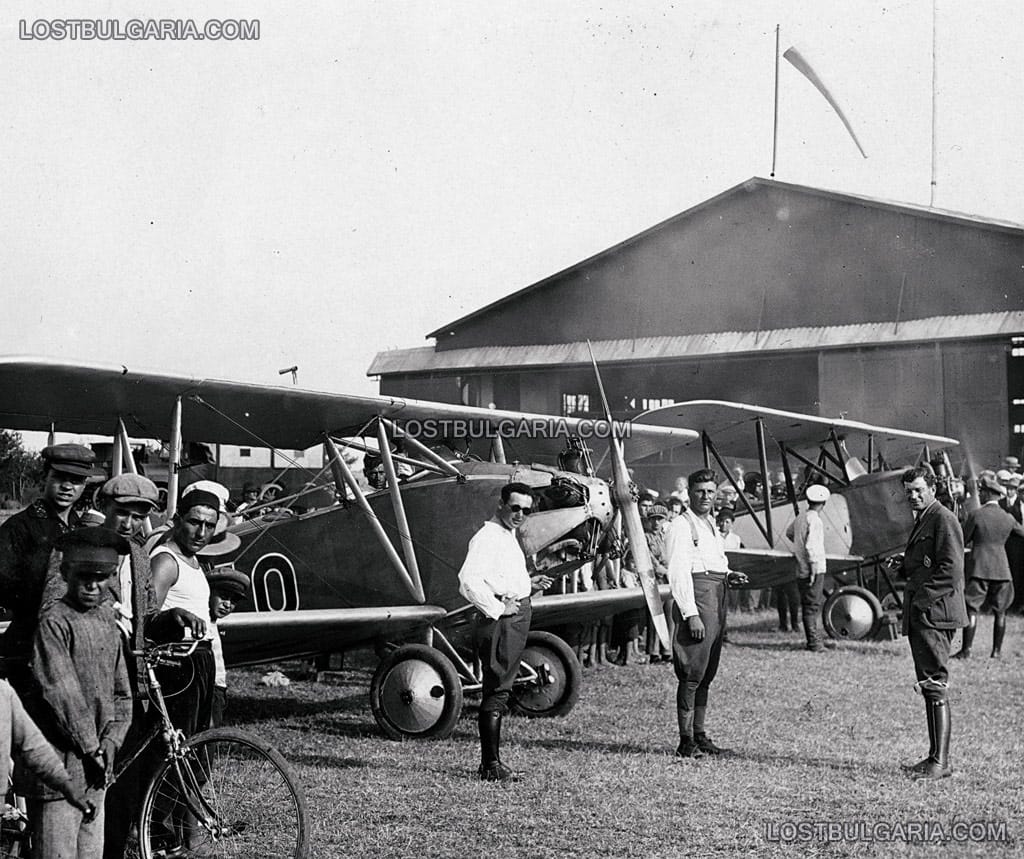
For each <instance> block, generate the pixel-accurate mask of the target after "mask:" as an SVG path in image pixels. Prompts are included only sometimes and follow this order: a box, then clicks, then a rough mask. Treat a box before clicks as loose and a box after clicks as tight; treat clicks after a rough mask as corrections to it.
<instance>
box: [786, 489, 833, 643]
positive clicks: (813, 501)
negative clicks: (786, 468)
mask: <svg viewBox="0 0 1024 859" xmlns="http://www.w3.org/2000/svg"><path fill="white" fill-rule="evenodd" d="M830 495H831V493H830V492H829V491H828V489H827V488H826V487H824V486H820V485H818V484H814V485H812V486H808V487H807V493H806V496H807V509H806V510H803V511H801V512H800V513H799V514H798V515H797V517H796V518H795V519H794V520H793V521H792V522H791V523H790V524H789V527H788V528H787V529H786V538H787V539H788V540H790V542H792V544H793V555H794V556H795V557H796V585H797V587H798V588H799V589H800V606H801V609H802V611H803V620H804V635H805V636H806V638H807V649H808V650H810V651H811V652H812V653H820V652H821V651H823V650H824V649H825V645H824V643H823V639H822V635H821V627H820V626H818V618H819V616H820V615H821V600H822V588H823V587H824V584H825V572H826V568H825V525H824V523H823V522H822V520H821V510H822V508H823V507H824V506H825V502H826V501H828V499H829V496H830Z"/></svg>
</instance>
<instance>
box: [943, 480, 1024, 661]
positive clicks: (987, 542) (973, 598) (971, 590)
mask: <svg viewBox="0 0 1024 859" xmlns="http://www.w3.org/2000/svg"><path fill="white" fill-rule="evenodd" d="M1005 495H1006V490H1004V489H1003V487H1002V486H1001V485H1000V484H999V482H998V481H997V480H996V479H995V478H994V477H992V476H991V475H988V474H984V475H982V476H981V477H980V478H979V479H978V499H979V500H980V501H981V507H979V508H978V509H977V510H972V511H971V512H970V514H968V516H967V520H966V521H965V522H964V544H965V545H970V547H971V564H970V569H971V571H970V575H969V576H968V577H967V588H966V590H965V592H964V601H965V602H966V603H967V626H966V627H965V629H964V643H963V645H962V646H961V648H960V651H959V652H958V653H956V654H954V655H953V658H954V659H968V658H969V657H970V655H971V647H972V645H973V644H974V633H975V632H976V631H977V628H978V612H979V611H981V610H982V609H984V608H985V606H986V605H988V606H991V608H992V613H993V614H994V615H995V624H994V626H993V629H992V658H993V659H998V658H999V654H1000V651H1001V650H1002V647H1003V637H1004V636H1005V635H1006V610H1007V609H1008V608H1009V607H1010V605H1011V604H1012V603H1013V578H1012V576H1011V575H1010V564H1009V561H1008V560H1007V556H1006V541H1007V540H1008V539H1009V537H1010V535H1011V534H1013V535H1016V536H1018V537H1024V526H1022V525H1019V524H1017V521H1016V520H1015V519H1014V518H1013V516H1011V515H1010V514H1009V513H1007V512H1006V511H1005V510H1003V509H1002V508H1001V507H1000V506H999V500H1000V499H1001V498H1003V497H1004V496H1005Z"/></svg>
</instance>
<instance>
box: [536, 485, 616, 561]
mask: <svg viewBox="0 0 1024 859" xmlns="http://www.w3.org/2000/svg"><path fill="white" fill-rule="evenodd" d="M559 476H560V477H563V478H568V477H570V475H568V474H567V473H565V472H560V473H559ZM571 479H572V482H573V483H575V484H577V485H578V486H581V487H584V488H585V490H586V493H587V501H586V503H585V504H582V505H580V506H576V507H561V508H558V509H555V510H542V511H540V512H539V513H534V514H533V515H532V516H530V517H528V518H527V519H526V521H525V522H523V524H522V525H520V526H519V529H518V533H519V543H520V545H521V546H522V547H523V552H525V553H526V554H527V555H534V554H536V553H537V552H540V551H542V550H543V549H544V548H545V547H547V546H549V545H551V544H552V543H554V542H555V541H556V540H558V539H559V538H560V537H564V536H565V535H566V534H568V533H570V532H571V531H573V530H574V529H576V528H578V527H579V526H580V525H582V524H583V523H584V522H588V521H591V520H594V521H596V522H597V523H598V524H599V526H600V527H601V529H605V528H607V527H608V526H609V525H610V524H611V521H612V518H613V517H614V515H615V510H614V508H613V507H612V501H611V491H610V490H609V488H608V484H607V483H605V482H604V481H603V480H598V479H597V478H593V477H581V476H580V475H577V474H574V475H571Z"/></svg>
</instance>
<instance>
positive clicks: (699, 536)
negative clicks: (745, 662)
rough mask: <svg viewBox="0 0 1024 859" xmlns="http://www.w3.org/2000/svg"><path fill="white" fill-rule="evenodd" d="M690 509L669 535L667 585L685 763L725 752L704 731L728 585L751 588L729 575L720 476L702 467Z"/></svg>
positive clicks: (692, 484) (692, 486)
mask: <svg viewBox="0 0 1024 859" xmlns="http://www.w3.org/2000/svg"><path fill="white" fill-rule="evenodd" d="M687 485H688V487H689V495H690V509H689V510H687V511H686V512H685V513H683V514H682V515H681V516H678V517H676V518H675V519H674V520H673V521H672V522H671V523H670V524H669V527H668V531H667V533H666V535H665V555H666V558H667V562H668V583H669V587H670V588H671V590H672V597H673V599H674V600H675V606H674V607H673V609H672V618H673V620H674V621H675V634H674V635H673V638H672V664H673V666H674V667H675V671H676V678H677V679H678V681H679V686H678V689H677V691H676V713H677V716H678V719H679V747H678V748H677V749H676V754H677V755H678V756H679V757H682V758H700V757H703V756H704V755H706V754H708V755H720V754H722V753H723V752H726V751H727V750H726V749H721V748H719V747H718V746H716V745H715V744H714V743H713V742H712V741H711V740H710V739H709V738H708V735H707V733H706V732H705V731H704V714H705V711H706V710H707V705H708V689H709V688H710V686H711V683H712V681H713V680H714V679H715V674H716V673H717V672H718V661H719V657H720V656H721V653H722V637H723V635H724V633H725V623H726V616H727V613H728V606H727V601H726V588H727V586H728V584H729V583H732V584H736V585H740V584H746V578H747V577H746V576H745V575H743V574H742V573H732V572H730V571H729V562H728V560H727V559H726V557H725V546H724V543H723V541H722V535H721V533H720V532H719V530H718V525H717V523H716V522H715V518H714V515H713V512H712V511H713V508H714V502H715V495H716V494H717V493H718V482H717V480H716V478H715V472H714V471H712V470H711V469H709V468H702V469H700V470H699V471H695V472H693V474H691V475H690V476H689V478H688V479H687Z"/></svg>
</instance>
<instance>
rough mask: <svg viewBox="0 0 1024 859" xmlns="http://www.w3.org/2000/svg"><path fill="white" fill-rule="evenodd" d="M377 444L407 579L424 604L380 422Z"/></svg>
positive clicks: (401, 505) (395, 478)
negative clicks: (393, 511)
mask: <svg viewBox="0 0 1024 859" xmlns="http://www.w3.org/2000/svg"><path fill="white" fill-rule="evenodd" d="M377 443H378V444H379V445H380V458H381V461H382V462H383V463H384V473H385V474H386V475H387V478H388V488H389V489H390V490H391V506H392V507H394V509H395V522H396V524H397V525H398V536H399V538H400V539H401V541H402V554H403V555H405V566H406V568H407V569H408V570H409V578H410V579H412V583H413V586H414V588H415V594H416V595H417V599H419V600H420V602H426V597H425V596H424V595H423V581H422V579H420V565H419V564H418V563H417V561H416V547H415V546H414V545H413V543H412V535H411V533H410V532H409V519H408V517H407V516H406V515H405V504H404V503H403V502H402V492H401V490H400V489H399V488H398V474H397V472H396V471H395V462H394V460H393V459H392V458H391V441H390V440H389V439H388V432H387V430H386V429H385V428H384V424H382V423H380V422H378V423H377ZM389 543H390V541H389Z"/></svg>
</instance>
